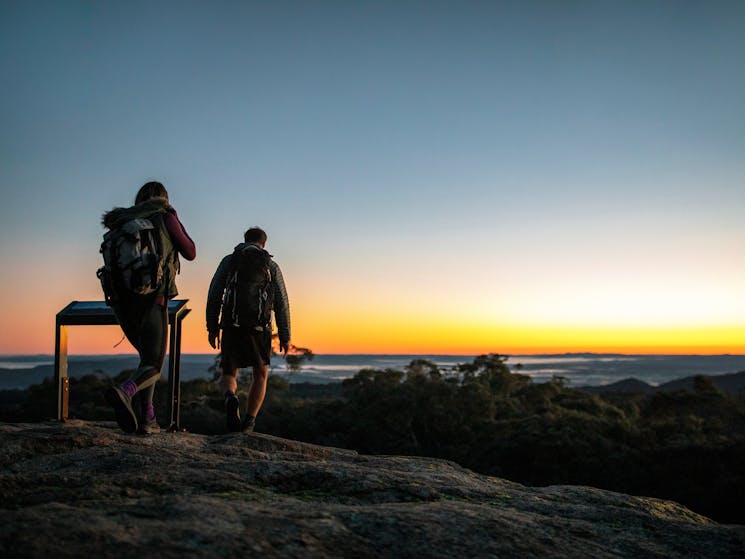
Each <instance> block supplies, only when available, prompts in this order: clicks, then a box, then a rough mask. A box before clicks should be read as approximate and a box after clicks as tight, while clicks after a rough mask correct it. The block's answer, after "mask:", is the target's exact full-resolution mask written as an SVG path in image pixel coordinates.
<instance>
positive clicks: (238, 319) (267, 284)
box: [222, 245, 274, 332]
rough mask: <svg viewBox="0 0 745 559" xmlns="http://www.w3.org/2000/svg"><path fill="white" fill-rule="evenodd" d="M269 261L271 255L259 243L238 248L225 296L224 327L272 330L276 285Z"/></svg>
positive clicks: (231, 264)
mask: <svg viewBox="0 0 745 559" xmlns="http://www.w3.org/2000/svg"><path fill="white" fill-rule="evenodd" d="M270 262H271V255H270V254H269V253H268V252H267V251H265V250H264V249H262V248H260V247H258V246H256V245H248V246H244V247H238V248H236V249H235V252H233V256H232V257H231V261H230V273H229V275H228V281H227V284H226V286H225V295H224V297H223V304H222V326H223V328H224V327H226V326H232V327H236V328H249V329H252V330H256V331H258V332H263V331H271V319H272V316H271V315H272V306H273V302H274V284H273V282H272V271H271V268H270V265H269V263H270Z"/></svg>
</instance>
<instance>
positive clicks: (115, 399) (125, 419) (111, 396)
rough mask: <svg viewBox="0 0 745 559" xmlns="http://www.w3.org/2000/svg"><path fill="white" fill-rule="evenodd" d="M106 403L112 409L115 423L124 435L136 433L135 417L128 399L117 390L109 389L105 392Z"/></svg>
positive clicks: (114, 388)
mask: <svg viewBox="0 0 745 559" xmlns="http://www.w3.org/2000/svg"><path fill="white" fill-rule="evenodd" d="M105 397H106V401H107V402H108V403H109V405H111V407H112V408H114V415H115V416H116V422H117V424H118V425H119V427H121V428H122V431H124V432H125V433H134V432H135V431H137V416H136V415H135V412H134V410H133V409H132V404H131V403H129V402H128V400H129V398H127V396H126V395H125V394H124V393H123V392H122V391H121V390H119V389H118V388H116V387H111V388H109V389H108V390H107V391H106V394H105Z"/></svg>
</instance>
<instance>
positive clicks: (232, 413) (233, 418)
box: [225, 394, 241, 433]
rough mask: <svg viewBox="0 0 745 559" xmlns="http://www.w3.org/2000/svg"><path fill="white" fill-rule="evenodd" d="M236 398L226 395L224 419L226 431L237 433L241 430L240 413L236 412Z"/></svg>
mask: <svg viewBox="0 0 745 559" xmlns="http://www.w3.org/2000/svg"><path fill="white" fill-rule="evenodd" d="M238 407H239V402H238V396H236V395H235V394H228V395H227V396H225V417H226V419H227V427H228V431H230V432H232V433H237V432H239V431H240V430H241V412H240V411H238Z"/></svg>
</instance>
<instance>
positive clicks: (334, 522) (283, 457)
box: [0, 422, 745, 559]
mask: <svg viewBox="0 0 745 559" xmlns="http://www.w3.org/2000/svg"><path fill="white" fill-rule="evenodd" d="M0 441H2V447H1V448H2V454H1V455H0V466H2V467H1V468H0V495H2V499H1V501H2V504H1V505H0V510H1V513H2V524H0V554H2V556H3V557H8V558H10V557H48V558H52V557H55V558H63V557H75V558H80V557H91V558H105V557H137V558H140V557H158V558H177V557H178V558H180V559H181V558H185V557H215V558H218V557H219V558H224V557H250V556H256V557H355V558H357V557H447V558H451V557H453V556H458V557H520V558H523V557H573V558H580V557H588V558H589V557H591V558H600V557H716V558H718V559H723V558H726V557H743V555H745V526H726V525H720V524H716V523H714V522H712V521H711V520H709V519H707V518H705V517H702V516H699V515H697V514H695V513H693V512H691V511H690V510H688V509H686V508H684V507H682V506H680V505H677V504H675V503H672V502H668V501H661V500H658V499H651V498H644V497H632V496H628V495H623V494H619V493H613V492H609V491H601V490H598V489H593V488H590V487H574V486H553V487H545V488H530V487H524V486H522V485H519V484H516V483H511V482H509V481H504V480H501V479H496V478H491V477H487V476H483V475H478V474H475V473H473V472H471V471H468V470H465V469H463V468H461V467H459V466H457V465H455V464H453V463H450V462H446V461H443V460H434V459H427V458H410V457H401V456H362V455H358V454H356V453H354V452H351V451H346V450H340V449H335V448H326V447H319V446H314V445H310V444H304V443H299V442H294V441H288V440H284V439H278V438H275V437H271V436H268V435H262V434H245V435H244V434H232V435H223V436H211V437H208V436H202V435H193V434H188V433H174V434H171V433H163V434H159V435H153V436H148V437H139V436H130V435H124V434H122V433H120V432H119V431H118V430H117V429H116V426H115V425H114V424H113V423H106V422H100V423H99V422H90V423H83V422H73V423H69V424H59V423H41V424H0Z"/></svg>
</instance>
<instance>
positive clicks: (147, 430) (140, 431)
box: [137, 425, 160, 435]
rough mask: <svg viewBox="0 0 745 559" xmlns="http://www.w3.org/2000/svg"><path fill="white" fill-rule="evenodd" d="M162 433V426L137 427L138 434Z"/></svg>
mask: <svg viewBox="0 0 745 559" xmlns="http://www.w3.org/2000/svg"><path fill="white" fill-rule="evenodd" d="M158 433H160V427H157V426H156V427H147V426H145V425H140V428H139V429H137V434H138V435H156V434H158Z"/></svg>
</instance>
